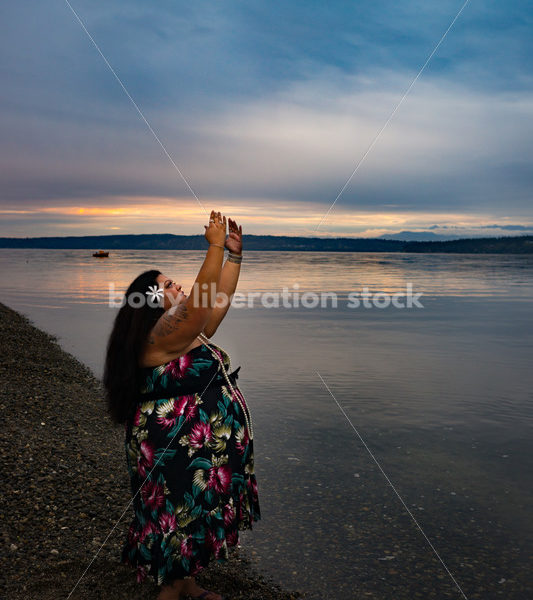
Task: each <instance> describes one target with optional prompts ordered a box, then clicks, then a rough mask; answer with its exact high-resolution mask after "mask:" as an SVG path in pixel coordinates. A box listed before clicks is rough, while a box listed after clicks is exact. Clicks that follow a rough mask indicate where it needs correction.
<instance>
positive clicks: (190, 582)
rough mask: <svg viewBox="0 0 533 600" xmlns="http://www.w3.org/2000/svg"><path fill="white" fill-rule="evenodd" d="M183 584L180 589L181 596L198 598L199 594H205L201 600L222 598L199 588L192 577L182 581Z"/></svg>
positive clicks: (220, 599) (219, 599)
mask: <svg viewBox="0 0 533 600" xmlns="http://www.w3.org/2000/svg"><path fill="white" fill-rule="evenodd" d="M184 582H185V583H184V585H183V587H182V589H181V593H182V594H187V595H189V596H191V597H192V598H198V597H199V596H200V594H204V593H205V592H207V593H206V594H205V595H204V596H202V600H222V596H221V595H220V594H217V593H216V592H211V591H209V590H205V589H204V588H201V587H200V586H199V585H198V584H197V583H196V581H195V579H194V577H190V578H187V579H184Z"/></svg>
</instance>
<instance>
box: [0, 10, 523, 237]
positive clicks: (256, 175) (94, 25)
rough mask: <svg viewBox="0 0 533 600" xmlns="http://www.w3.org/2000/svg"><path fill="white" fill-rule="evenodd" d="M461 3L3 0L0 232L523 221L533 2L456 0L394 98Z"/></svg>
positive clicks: (330, 231) (323, 231) (494, 230)
mask: <svg viewBox="0 0 533 600" xmlns="http://www.w3.org/2000/svg"><path fill="white" fill-rule="evenodd" d="M69 3H70V6H71V7H72V9H73V10H72V9H71V8H70V7H69ZM463 4H464V0H460V1H456V0H453V1H452V0H438V1H437V0H416V1H415V0H405V1H403V2H397V1H379V0H364V1H354V0H351V1H350V2H347V1H335V0H334V1H329V2H327V3H326V2H318V1H310V0H308V1H306V2H302V1H300V0H291V1H287V0H285V1H282V2H280V1H277V0H269V1H266V0H262V1H256V0H246V1H231V2H221V1H220V0H219V1H216V2H213V1H209V2H208V1H200V2H182V1H177V0H172V1H171V2H170V1H165V0H159V1H158V2H147V1H144V2H140V1H138V0H128V1H127V2H125V1H120V2H119V1H116V0H108V1H107V2H105V3H100V2H98V3H97V2H89V1H87V0H69V2H67V1H66V0H57V1H56V2H42V1H40V2H38V1H36V0H28V1H25V2H20V1H19V0H4V1H3V2H2V3H1V5H0V34H1V35H0V49H1V51H0V70H1V80H2V86H1V90H0V131H1V135H0V165H1V168H0V214H1V215H2V220H1V226H0V236H8V237H36V236H58V235H59V236H64V235H105V234H113V233H116V234H121V233H124V234H132V233H174V234H186V235H191V234H203V233H204V231H205V230H204V224H205V223H207V221H208V215H209V213H210V211H211V210H212V209H215V210H220V211H221V212H222V213H223V214H225V215H226V216H228V217H231V218H233V219H234V220H236V221H237V222H238V223H239V224H241V225H242V227H243V233H248V234H270V235H301V236H313V237H315V236H318V237H338V236H342V237H363V238H366V237H377V236H380V235H384V234H392V233H396V232H399V231H406V230H408V231H432V232H434V233H437V234H446V235H450V234H453V235H457V236H462V237H470V236H480V235H490V236H499V235H521V234H532V233H533V202H532V200H533V168H532V164H531V163H532V157H533V72H532V70H531V63H532V59H533V35H532V26H533V4H532V3H531V2H530V1H523V0H517V1H515V2H513V3H505V2H501V1H500V2H495V1H493V0H488V1H484V2H479V1H475V0H471V1H470V2H469V3H468V4H467V5H466V7H465V8H464V10H463V11H462V13H461V14H460V15H459V17H458V18H457V20H456V22H455V23H454V24H453V26H452V27H451V29H450V30H449V31H448V33H447V35H446V36H445V38H444V40H443V41H442V43H441V45H440V46H439V47H438V48H437V50H436V52H435V54H434V55H433V57H432V58H431V60H430V61H429V62H428V63H427V66H426V67H425V69H424V70H423V71H422V73H421V74H420V76H419V77H418V79H417V80H416V81H415V83H414V85H413V86H412V87H411V89H410V91H409V93H408V95H407V96H406V97H405V98H404V99H403V102H401V100H402V98H403V97H404V95H405V93H406V91H407V90H408V88H409V86H410V85H411V84H412V83H413V81H414V80H415V77H416V76H417V74H418V73H419V71H420V69H421V68H422V66H423V65H424V63H425V62H426V61H427V59H428V57H429V56H430V54H431V53H432V52H433V50H434V49H435V47H436V46H437V44H438V42H439V40H440V39H441V37H442V36H443V34H444V33H445V32H446V30H447V29H448V27H449V26H450V24H451V23H452V21H453V19H454V17H456V15H457V13H458V12H459V11H460V9H461V7H462V6H463ZM73 11H75V12H76V13H77V15H78V17H79V19H81V21H82V22H83V25H84V27H85V28H86V31H85V30H84V29H83V27H82V25H81V24H80V22H79V21H78V20H77V18H76V16H75V14H74V12H73ZM87 32H88V33H89V34H90V36H91V37H92V39H93V40H94V42H95V43H96V44H97V46H98V48H99V49H100V52H101V53H102V55H103V56H104V57H105V60H104V58H103V57H102V55H101V54H100V53H99V51H98V50H97V49H96V47H95V46H94V45H93V43H92V42H91V39H90V38H89V35H88V34H87ZM106 61H107V63H106ZM111 69H113V71H114V73H115V74H116V77H115V75H114V74H113V72H112V70H111ZM117 77H118V79H119V80H120V82H121V84H122V85H121V84H120V83H119V81H118V80H117ZM122 86H123V87H122ZM126 92H127V93H126ZM128 94H129V97H128ZM132 100H133V101H134V102H135V104H136V106H137V108H138V110H137V108H136V107H135V106H134V104H133V103H132ZM400 102H401V104H400ZM399 104H400V105H399ZM398 105H399V106H398ZM395 109H396V112H395V113H394V115H393V116H392V118H391V119H390V117H391V115H392V113H393V111H395ZM141 114H142V115H143V116H144V119H143V117H142V116H141ZM389 119H390V121H389ZM385 125H386V127H385V128H384V126H385ZM380 132H381V133H380ZM354 170H356V172H355V173H354V174H353V172H354ZM352 174H353V177H352V178H351V180H350V181H349V183H348V185H346V186H345V184H346V183H347V182H348V180H349V178H350V176H351V175H352ZM344 186H345V187H344ZM332 205H333V206H332Z"/></svg>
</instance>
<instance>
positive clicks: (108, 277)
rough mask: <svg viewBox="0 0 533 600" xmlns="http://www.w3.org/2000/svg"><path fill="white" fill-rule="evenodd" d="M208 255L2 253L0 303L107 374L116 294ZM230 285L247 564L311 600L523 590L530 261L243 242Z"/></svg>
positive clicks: (528, 593)
mask: <svg viewBox="0 0 533 600" xmlns="http://www.w3.org/2000/svg"><path fill="white" fill-rule="evenodd" d="M204 256H205V252H199V251H180V252H176V251H165V252H161V251H138V250H135V251H133V250H132V251H129V250H122V251H113V252H111V255H110V257H109V258H108V259H95V258H93V257H92V256H91V252H90V251H85V250H8V249H0V259H1V261H0V272H1V277H2V289H1V292H0V301H1V302H3V303H4V304H7V305H8V306H10V307H11V308H13V309H15V310H17V311H19V312H21V313H23V314H25V315H27V316H28V317H29V318H30V319H31V320H32V321H33V322H34V323H35V325H36V326H38V327H40V328H42V329H45V330H46V331H48V332H50V333H52V334H54V335H57V336H58V337H59V341H60V343H61V345H62V346H63V348H65V349H66V350H67V351H69V352H71V353H72V354H74V355H75V356H76V357H77V358H79V359H80V360H81V361H82V362H84V363H86V364H87V365H88V366H89V367H91V368H92V369H93V371H94V373H95V374H96V375H97V376H98V377H101V374H102V368H103V360H104V352H105V344H106V342H107V336H108V335H109V331H110V328H111V325H112V322H113V319H114V316H115V314H116V312H117V310H118V309H117V308H112V307H109V305H108V304H109V298H110V290H111V291H113V290H114V291H115V292H116V294H117V295H118V296H120V295H121V294H123V292H124V291H125V289H126V287H127V286H128V284H129V283H130V282H131V280H132V279H133V278H134V277H135V276H136V275H137V274H139V273H140V272H142V271H143V270H146V269H149V268H158V269H159V270H161V271H162V272H163V273H164V274H165V275H168V276H169V277H171V278H172V279H174V280H175V281H177V282H179V283H181V284H182V285H183V287H184V289H185V290H186V291H188V289H190V286H191V285H192V283H193V282H194V279H195V278H196V275H197V273H198V270H199V268H200V265H201V263H202V260H203V257H204ZM409 286H410V288H411V289H412V293H413V294H417V293H421V295H420V296H418V302H419V303H421V304H422V307H418V306H417V305H416V302H415V303H414V305H413V306H412V307H411V308H397V307H395V306H393V305H392V304H390V305H389V306H386V307H382V308H380V307H379V306H376V304H378V305H380V306H383V305H384V304H385V303H386V301H387V297H392V295H393V294H405V293H406V292H407V291H408V289H409ZM284 287H285V288H286V290H285V291H286V292H288V295H287V297H286V300H285V304H286V306H283V302H282V298H281V293H282V292H283V288H284ZM365 287H366V288H368V292H369V293H370V294H377V293H381V295H378V296H375V297H374V296H372V297H371V299H369V301H368V304H369V306H368V307H365V306H363V305H362V304H361V305H360V306H355V302H353V301H350V298H351V297H350V294H351V293H352V294H353V293H356V292H358V293H361V292H362V291H363V288H365ZM238 291H239V292H241V293H242V294H243V298H244V300H243V302H242V304H244V306H241V307H237V306H234V307H232V308H231V309H230V311H229V313H228V315H227V316H226V318H225V320H224V322H223V323H222V325H221V326H220V327H219V329H218V331H217V333H216V335H215V336H214V337H213V341H214V342H215V343H217V344H219V345H221V346H222V347H223V348H224V349H225V350H227V351H228V352H229V354H230V356H231V358H232V368H235V367H237V366H239V365H241V367H242V368H241V371H240V373H239V375H240V377H239V386H240V388H241V389H242V391H243V392H244V394H245V396H246V399H247V401H248V404H249V405H250V408H251V411H252V417H253V423H254V430H255V439H254V448H255V459H256V475H257V480H258V487H259V494H260V503H261V509H262V520H261V521H259V522H258V523H257V524H256V525H255V526H254V531H253V532H249V531H247V532H244V533H243V534H242V538H241V539H242V541H241V543H242V544H243V547H244V548H246V550H247V552H248V554H249V555H250V556H251V557H252V558H253V561H254V563H255V566H256V568H257V569H259V570H260V571H262V572H263V573H264V574H266V575H268V576H270V577H271V578H272V579H274V581H276V582H278V583H280V584H282V585H285V586H288V587H291V588H295V589H300V590H302V591H304V592H306V594H307V597H308V598H310V599H313V600H314V599H319V598H321V599H330V598H331V599H334V598H335V599H336V598H340V597H343V598H376V599H380V600H385V599H391V600H392V599H394V600H396V599H403V598H406V599H407V598H409V599H411V598H438V599H441V598H462V597H467V598H469V599H470V598H483V599H484V600H486V599H488V598H510V599H522V598H524V599H526V598H532V597H533V591H532V582H531V572H533V565H532V562H531V557H532V554H533V547H532V541H533V528H532V521H531V506H533V483H532V477H531V473H533V458H532V457H533V438H532V423H533V419H532V416H533V403H532V399H533V392H532V390H533V385H532V384H533V336H532V334H533V256H517V255H470V254H468V255H447V254H427V255H425V254H392V253H391V254H388V253H328V254H321V253H315V252H302V253H297V252H246V253H245V258H244V261H243V267H242V271H241V278H240V281H239V287H238ZM251 292H258V293H262V292H270V294H269V295H266V296H262V297H261V296H259V295H256V296H255V297H252V296H249V295H248V294H249V293H251ZM295 292H297V293H298V294H300V298H299V300H300V301H299V302H296V298H295V295H294V293H295ZM305 292H310V293H313V294H316V295H317V299H319V298H320V294H321V293H326V292H330V293H332V295H334V296H335V298H336V300H337V306H336V307H334V306H332V299H331V296H330V298H329V300H325V301H324V303H323V305H322V306H321V305H320V304H319V305H318V306H315V307H314V308H313V307H306V306H302V303H301V300H302V295H303V294H304V293H305ZM384 294H387V295H389V296H385V295H384ZM276 298H278V299H279V304H280V306H279V307H275V306H272V305H274V304H275V302H276ZM306 298H307V302H308V303H310V304H311V303H312V298H313V296H312V295H309V294H308V295H307V297H306ZM372 299H373V300H372ZM402 301H403V300H402ZM246 303H249V304H248V306H246ZM264 304H267V306H265V305H264ZM126 503H127V500H126V499H125V504H126ZM122 510H123V507H117V515H119V514H120V513H121V512H122ZM102 534H103V535H104V534H105V535H107V532H102ZM437 555H438V556H437ZM460 590H462V592H461V591H460ZM462 593H463V594H464V596H463V595H462Z"/></svg>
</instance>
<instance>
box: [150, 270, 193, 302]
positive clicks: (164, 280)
mask: <svg viewBox="0 0 533 600" xmlns="http://www.w3.org/2000/svg"><path fill="white" fill-rule="evenodd" d="M156 281H157V286H158V287H160V288H163V290H164V305H163V308H164V309H165V310H168V309H169V308H170V307H171V306H177V305H178V304H181V303H182V302H184V301H185V300H187V296H186V295H185V294H184V293H183V292H182V291H181V284H179V283H176V282H175V281H173V280H172V279H170V277H167V276H166V275H164V274H163V273H161V275H158V276H157V279H156Z"/></svg>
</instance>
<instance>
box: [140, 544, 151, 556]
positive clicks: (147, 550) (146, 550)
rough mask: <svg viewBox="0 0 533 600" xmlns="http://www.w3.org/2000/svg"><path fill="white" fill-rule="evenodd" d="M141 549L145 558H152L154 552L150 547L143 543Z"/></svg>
mask: <svg viewBox="0 0 533 600" xmlns="http://www.w3.org/2000/svg"><path fill="white" fill-rule="evenodd" d="M139 550H140V552H141V554H142V556H143V558H146V559H147V560H150V559H151V558H152V553H151V552H150V549H149V548H147V547H146V546H145V545H144V544H141V546H140V548H139Z"/></svg>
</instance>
